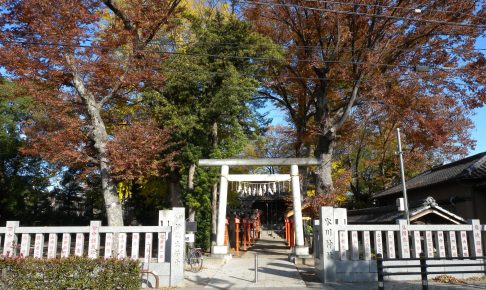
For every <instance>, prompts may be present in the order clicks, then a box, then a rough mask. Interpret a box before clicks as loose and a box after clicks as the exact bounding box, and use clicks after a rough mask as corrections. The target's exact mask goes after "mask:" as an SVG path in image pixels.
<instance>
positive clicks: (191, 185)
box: [187, 163, 196, 222]
mask: <svg viewBox="0 0 486 290" xmlns="http://www.w3.org/2000/svg"><path fill="white" fill-rule="evenodd" d="M195 173H196V164H194V163H192V164H191V166H189V173H188V175H187V190H188V191H189V192H190V193H193V192H194V174H195ZM188 216H189V221H190V222H193V221H195V219H196V210H195V209H194V208H193V207H189V214H188Z"/></svg>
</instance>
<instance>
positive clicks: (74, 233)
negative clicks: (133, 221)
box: [0, 208, 185, 286]
mask: <svg viewBox="0 0 486 290" xmlns="http://www.w3.org/2000/svg"><path fill="white" fill-rule="evenodd" d="M184 234H185V217H184V208H174V209H173V210H163V211H160V212H159V225H158V226H126V227H110V226H102V225H101V221H91V222H90V225H89V226H74V227H70V226H62V227H22V226H20V223H19V222H18V221H8V222H7V223H6V226H5V227H0V247H1V253H2V254H3V256H10V257H11V256H22V257H28V256H32V257H34V258H39V259H42V258H46V259H50V258H64V257H69V256H73V255H74V256H87V257H89V258H93V259H94V258H98V257H104V258H106V259H108V258H117V259H124V258H131V259H136V260H140V261H141V262H142V267H143V268H144V269H148V270H151V271H153V272H155V274H156V275H158V276H159V279H160V281H161V285H162V286H176V285H178V284H180V283H181V282H183V276H184V274H183V271H184V248H183V247H184V245H185V242H184ZM115 238H116V239H117V241H115V240H114V239H115ZM115 246H116V248H115Z"/></svg>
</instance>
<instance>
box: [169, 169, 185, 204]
mask: <svg viewBox="0 0 486 290" xmlns="http://www.w3.org/2000/svg"><path fill="white" fill-rule="evenodd" d="M168 179H169V195H170V205H171V206H172V207H182V206H184V205H183V204H182V189H181V183H180V181H181V176H180V174H179V172H178V171H171V172H170V173H169V178H168Z"/></svg>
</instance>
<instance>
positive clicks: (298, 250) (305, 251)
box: [292, 246, 309, 257]
mask: <svg viewBox="0 0 486 290" xmlns="http://www.w3.org/2000/svg"><path fill="white" fill-rule="evenodd" d="M292 253H293V254H295V255H296V256H297V257H299V256H306V257H307V256H309V247H306V246H295V247H294V248H293V250H292Z"/></svg>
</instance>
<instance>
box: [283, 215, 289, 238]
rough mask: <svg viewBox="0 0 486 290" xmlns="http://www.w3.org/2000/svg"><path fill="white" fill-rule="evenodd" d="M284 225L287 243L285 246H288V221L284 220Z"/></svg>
mask: <svg viewBox="0 0 486 290" xmlns="http://www.w3.org/2000/svg"><path fill="white" fill-rule="evenodd" d="M284 223H285V240H286V241H287V245H288V244H289V219H288V218H285V219H284Z"/></svg>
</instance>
